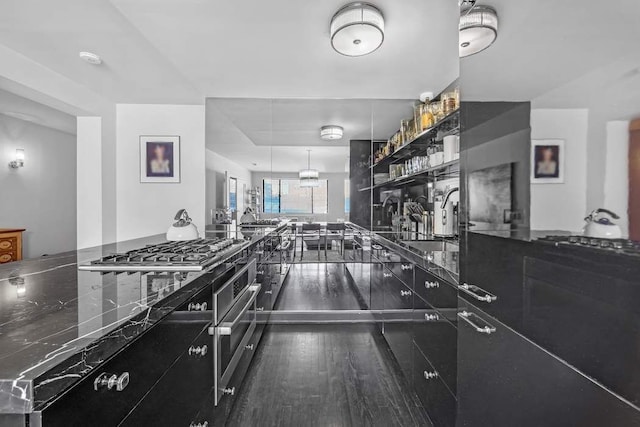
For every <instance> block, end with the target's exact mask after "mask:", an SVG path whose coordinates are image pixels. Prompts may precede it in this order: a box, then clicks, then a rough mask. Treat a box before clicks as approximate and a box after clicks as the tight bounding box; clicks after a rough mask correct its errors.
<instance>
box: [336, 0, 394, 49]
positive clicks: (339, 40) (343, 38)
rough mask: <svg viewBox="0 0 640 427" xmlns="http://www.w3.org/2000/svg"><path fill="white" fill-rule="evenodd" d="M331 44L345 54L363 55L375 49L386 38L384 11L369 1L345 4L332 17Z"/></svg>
mask: <svg viewBox="0 0 640 427" xmlns="http://www.w3.org/2000/svg"><path fill="white" fill-rule="evenodd" d="M330 29H331V46H333V48H334V49H335V50H336V52H338V53H340V54H342V55H345V56H363V55H368V54H370V53H371V52H373V51H375V50H376V49H378V48H379V47H380V46H381V45H382V41H383V40H384V17H383V16H382V12H380V10H379V9H378V8H376V7H375V6H373V5H371V4H369V3H362V2H355V3H349V4H347V5H346V6H343V7H342V8H341V9H340V10H338V11H337V12H336V14H335V15H333V18H331V28H330Z"/></svg>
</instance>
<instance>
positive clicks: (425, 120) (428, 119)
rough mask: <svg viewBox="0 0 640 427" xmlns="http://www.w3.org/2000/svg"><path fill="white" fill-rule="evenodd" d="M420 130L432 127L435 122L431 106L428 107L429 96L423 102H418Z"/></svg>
mask: <svg viewBox="0 0 640 427" xmlns="http://www.w3.org/2000/svg"><path fill="white" fill-rule="evenodd" d="M419 107H420V132H424V131H425V130H427V129H429V128H430V127H433V125H434V123H435V118H434V117H433V114H432V113H431V108H430V107H429V98H427V99H426V100H425V102H424V104H420V105H419Z"/></svg>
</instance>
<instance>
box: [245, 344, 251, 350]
mask: <svg viewBox="0 0 640 427" xmlns="http://www.w3.org/2000/svg"><path fill="white" fill-rule="evenodd" d="M244 348H245V349H246V350H249V351H253V344H247V345H245V346H244Z"/></svg>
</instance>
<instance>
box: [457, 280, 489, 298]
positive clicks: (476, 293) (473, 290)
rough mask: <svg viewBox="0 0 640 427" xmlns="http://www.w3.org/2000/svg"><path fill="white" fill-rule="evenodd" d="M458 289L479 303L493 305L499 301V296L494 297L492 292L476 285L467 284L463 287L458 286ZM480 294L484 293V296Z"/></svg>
mask: <svg viewBox="0 0 640 427" xmlns="http://www.w3.org/2000/svg"><path fill="white" fill-rule="evenodd" d="M458 289H460V290H461V291H462V292H464V293H466V294H467V295H471V296H472V297H474V298H475V299H477V300H478V301H484V302H488V303H491V302H493V301H495V300H497V299H498V297H497V296H495V295H493V294H492V293H490V292H487V291H485V290H484V289H482V288H481V287H479V286H476V285H469V284H467V283H463V284H462V285H458ZM480 293H483V294H484V295H480Z"/></svg>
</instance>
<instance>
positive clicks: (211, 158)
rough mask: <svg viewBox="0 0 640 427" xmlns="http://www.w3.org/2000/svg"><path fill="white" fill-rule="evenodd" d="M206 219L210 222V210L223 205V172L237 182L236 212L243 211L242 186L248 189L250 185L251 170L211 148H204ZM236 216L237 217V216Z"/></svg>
mask: <svg viewBox="0 0 640 427" xmlns="http://www.w3.org/2000/svg"><path fill="white" fill-rule="evenodd" d="M206 168H207V171H206V181H207V184H206V192H207V196H206V221H207V224H210V223H211V218H212V210H215V209H216V208H222V207H224V205H225V198H224V197H225V194H224V193H223V191H224V190H223V189H224V173H225V172H227V173H228V177H229V178H236V179H237V182H238V196H237V197H238V199H237V200H238V212H239V213H240V214H239V216H240V215H242V213H243V212H244V208H245V206H244V200H245V197H246V194H243V186H244V188H246V190H247V191H248V190H249V189H250V188H251V187H252V184H251V171H249V170H248V169H246V168H244V167H242V166H240V165H239V164H237V163H235V162H232V161H231V160H229V159H227V158H226V157H223V156H221V155H220V154H218V153H214V152H213V151H211V150H206ZM239 216H238V217H239Z"/></svg>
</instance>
